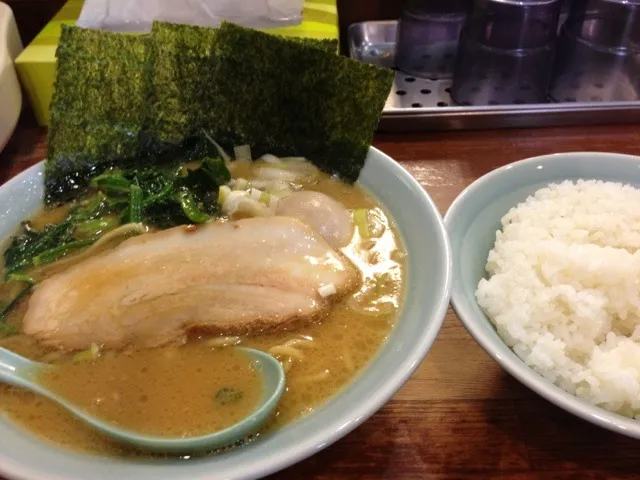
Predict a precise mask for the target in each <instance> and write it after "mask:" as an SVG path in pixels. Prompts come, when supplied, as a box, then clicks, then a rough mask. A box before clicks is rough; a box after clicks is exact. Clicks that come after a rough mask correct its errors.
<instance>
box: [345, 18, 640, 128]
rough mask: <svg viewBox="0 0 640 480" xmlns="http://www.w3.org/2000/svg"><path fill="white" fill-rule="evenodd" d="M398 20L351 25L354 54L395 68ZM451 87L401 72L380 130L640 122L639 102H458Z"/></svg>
mask: <svg viewBox="0 0 640 480" xmlns="http://www.w3.org/2000/svg"><path fill="white" fill-rule="evenodd" d="M397 25H398V22H397V21H395V20H393V21H376V22H361V23H354V24H352V25H350V26H349V29H348V44H349V54H350V56H351V57H352V58H355V59H356V60H359V61H361V62H364V63H370V64H373V65H378V66H384V67H388V68H393V66H394V58H393V57H394V50H395V42H396V29H397ZM450 86H451V80H428V79H423V78H419V77H412V76H409V75H406V74H404V73H402V72H400V71H397V72H396V78H395V82H394V85H393V88H392V89H391V92H390V94H389V98H388V99H387V103H386V105H385V107H384V110H383V113H382V116H381V118H380V125H379V130H380V131H405V132H406V131H422V130H467V129H483V128H521V127H543V126H551V125H593V124H606V123H636V122H640V102H589V103H582V102H566V103H541V104H528V105H495V106H493V105H492V106H486V107H485V106H482V107H474V106H456V105H454V104H453V102H452V100H451V96H450V95H449V87H450Z"/></svg>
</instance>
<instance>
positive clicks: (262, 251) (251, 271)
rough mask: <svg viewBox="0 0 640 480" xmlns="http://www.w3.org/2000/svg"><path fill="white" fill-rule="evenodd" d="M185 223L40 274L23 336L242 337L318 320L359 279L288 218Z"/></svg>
mask: <svg viewBox="0 0 640 480" xmlns="http://www.w3.org/2000/svg"><path fill="white" fill-rule="evenodd" d="M189 230H191V229H189V228H185V227H184V226H182V227H175V228H171V229H168V230H164V231H161V232H157V233H149V234H145V235H141V236H139V237H135V238H131V239H129V240H126V241H125V242H123V243H122V244H120V245H119V246H118V247H117V248H115V249H113V250H110V251H108V252H104V253H102V254H99V255H97V256H95V257H92V258H90V259H88V260H85V261H83V262H81V263H79V264H76V265H75V266H73V267H71V268H69V269H68V270H66V271H65V272H63V273H60V274H57V275H55V276H53V277H51V278H49V279H47V280H45V281H44V282H42V283H41V284H40V285H38V287H37V288H36V290H35V292H34V293H33V295H32V296H31V299H30V301H29V307H28V311H27V313H26V315H25V317H24V321H23V331H24V333H26V334H28V335H32V336H34V337H36V338H37V339H38V340H40V341H42V342H43V343H45V344H48V345H55V346H58V347H61V348H64V349H69V350H74V349H85V348H88V347H89V346H90V345H91V344H92V343H96V344H99V345H103V346H105V347H107V348H119V347H123V346H127V345H133V346H137V347H153V346H159V345H163V344H166V343H170V342H183V341H185V340H186V337H187V334H188V332H189V331H191V330H202V331H208V332H211V333H220V334H229V335H246V334H251V333H255V332H260V331H268V330H277V329H285V328H290V327H294V326H295V325H296V324H300V323H302V322H307V321H311V320H314V319H319V318H320V317H321V316H322V314H323V313H325V312H326V310H327V308H328V307H329V306H330V304H331V302H333V301H335V300H337V299H339V298H340V297H342V296H344V295H346V294H347V293H349V292H351V291H353V290H354V289H355V288H356V287H357V285H358V284H359V282H360V274H359V271H358V270H357V269H356V268H355V267H354V265H353V264H351V263H350V262H349V260H348V259H346V257H344V256H343V255H342V254H341V253H340V252H338V251H336V250H334V249H333V248H332V247H331V246H330V245H329V244H328V243H327V242H326V241H325V240H324V239H323V238H322V237H321V236H320V235H319V234H317V233H316V232H315V231H314V230H313V229H312V228H311V227H309V226H308V225H307V224H305V223H303V222H301V221H300V220H296V219H294V218H289V217H266V218H250V219H244V220H238V221H233V222H226V223H221V222H219V223H211V224H207V225H204V226H200V227H198V228H197V229H196V230H195V231H189ZM334 289H335V293H333V292H334Z"/></svg>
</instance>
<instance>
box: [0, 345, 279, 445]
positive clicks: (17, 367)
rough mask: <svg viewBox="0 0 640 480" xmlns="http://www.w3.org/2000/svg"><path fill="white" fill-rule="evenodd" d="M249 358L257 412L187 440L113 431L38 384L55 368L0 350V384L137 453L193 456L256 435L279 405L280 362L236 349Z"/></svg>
mask: <svg viewBox="0 0 640 480" xmlns="http://www.w3.org/2000/svg"><path fill="white" fill-rule="evenodd" d="M236 348H239V349H240V350H242V351H243V352H244V353H245V354H246V355H248V356H249V357H250V358H251V360H252V361H253V362H254V364H255V368H256V369H257V371H258V373H259V374H260V377H261V378H262V384H263V391H262V396H261V398H260V401H259V402H258V405H257V407H256V409H255V410H254V411H253V412H252V413H251V414H250V415H248V416H247V417H246V418H244V419H243V420H241V421H239V422H238V423H236V424H234V425H231V426H230V427H227V428H225V429H224V430H219V431H217V432H215V433H211V434H208V435H202V436H198V437H188V438H167V437H157V436H150V435H144V434H141V433H136V432H132V431H130V430H126V429H123V428H119V427H116V426H114V425H111V424H109V423H107V422H104V421H102V420H100V419H98V418H95V417H93V416H91V415H89V414H88V413H86V412H85V411H84V410H82V409H81V408H79V407H76V406H74V405H73V404H71V403H70V402H68V401H67V400H65V399H64V398H61V397H60V396H58V395H56V394H55V393H53V392H52V391H51V390H49V389H47V388H46V387H44V386H43V385H40V384H39V383H38V382H37V374H38V372H41V371H42V370H43V369H49V368H56V367H55V365H49V364H46V363H38V362H33V361H31V360H28V359H26V358H24V357H21V356H20V355H16V354H15V353H13V352H11V351H9V350H7V349H4V348H1V347H0V382H3V383H8V384H10V385H13V386H16V387H21V388H25V389H27V390H30V391H32V392H34V393H37V394H39V395H42V396H43V397H46V398H48V399H49V400H52V401H54V402H56V403H57V404H59V405H60V406H62V407H64V408H66V409H67V410H68V411H69V412H71V413H72V414H74V415H75V416H76V417H78V418H79V419H81V420H84V421H85V422H86V423H88V424H89V425H91V426H92V427H94V428H95V429H97V430H99V431H100V432H102V433H103V434H105V435H108V436H109V437H111V438H114V439H115V440H118V441H119V442H122V443H126V444H128V445H131V446H133V447H136V448H138V449H144V450H152V451H155V452H162V453H196V452H198V451H203V450H210V449H214V448H218V447H223V446H227V445H231V444H233V443H234V442H236V441H238V440H241V439H243V438H245V437H246V436H247V435H249V434H251V433H254V432H255V431H257V430H258V429H259V428H260V426H262V425H263V424H264V422H265V421H266V420H267V419H268V418H269V416H270V415H271V413H272V412H273V410H274V408H275V407H276V405H277V404H278V401H279V400H280V397H281V396H282V393H283V392H284V386H285V374H284V370H283V369H282V365H280V362H279V361H278V360H276V359H275V358H274V357H272V356H271V355H269V354H267V353H264V352H261V351H260V350H254V349H251V348H244V347H236Z"/></svg>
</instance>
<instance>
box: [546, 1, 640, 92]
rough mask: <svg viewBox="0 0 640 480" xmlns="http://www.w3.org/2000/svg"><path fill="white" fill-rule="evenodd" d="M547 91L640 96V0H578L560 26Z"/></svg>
mask: <svg viewBox="0 0 640 480" xmlns="http://www.w3.org/2000/svg"><path fill="white" fill-rule="evenodd" d="M550 96H551V98H552V99H553V100H555V101H558V102H599V101H637V100H638V99H640V0H606V1H605V0H576V1H574V3H573V4H572V7H571V10H570V13H569V17H568V18H567V21H566V22H565V23H564V25H563V26H562V28H561V31H560V36H559V39H558V53H557V59H556V62H555V66H554V74H553V81H552V86H551V90H550Z"/></svg>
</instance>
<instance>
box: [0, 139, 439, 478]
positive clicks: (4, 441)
mask: <svg viewBox="0 0 640 480" xmlns="http://www.w3.org/2000/svg"><path fill="white" fill-rule="evenodd" d="M42 179H43V164H42V163H40V164H38V165H36V166H34V167H32V168H30V169H29V170H26V171H25V172H23V173H22V174H20V175H18V176H17V177H15V178H14V179H12V180H11V181H10V182H8V183H7V184H6V185H4V186H2V187H0V238H3V237H5V236H7V235H9V234H11V233H12V232H13V231H14V229H15V228H16V227H17V225H18V224H19V222H20V220H22V219H24V218H25V217H26V216H28V215H29V214H31V213H33V212H35V211H37V210H38V208H40V206H41V202H42ZM359 181H360V183H361V184H362V185H363V186H364V187H365V188H367V189H368V190H369V191H371V192H373V193H374V195H375V196H376V197H377V198H378V199H379V200H380V201H381V203H382V204H383V205H384V206H385V207H386V209H387V211H388V212H389V213H390V214H391V217H392V218H393V219H394V220H395V222H396V224H397V225H398V227H399V230H400V234H401V236H402V239H403V241H404V243H405V246H406V249H407V253H408V265H409V266H408V282H407V283H408V286H407V292H406V298H405V301H404V306H403V309H402V312H401V314H400V318H399V321H398V324H397V326H396V327H395V329H394V330H393V332H392V334H391V335H390V338H389V340H388V341H387V343H386V344H385V345H384V346H383V347H382V348H381V350H380V352H379V353H378V355H377V356H376V357H375V359H374V360H373V361H372V362H371V363H370V364H369V365H368V366H367V367H366V369H365V370H364V372H363V373H362V374H361V375H360V376H359V377H358V378H357V379H356V380H355V381H354V382H352V383H351V384H350V385H349V386H348V387H347V388H346V389H345V390H344V391H342V392H341V393H340V394H338V395H337V396H336V397H335V398H333V399H332V400H331V401H329V402H328V403H327V404H326V405H325V406H323V407H321V408H318V409H317V410H316V411H315V412H314V413H312V414H310V415H309V416H307V417H306V418H304V419H302V420H299V421H297V422H295V423H293V424H290V425H288V426H286V427H285V428H282V429H280V430H278V431H277V432H274V433H273V434H271V435H265V436H264V437H261V438H260V439H258V441H256V442H255V443H253V444H250V445H248V446H246V447H243V448H241V449H238V450H235V451H232V452H229V453H225V454H221V455H218V456H213V457H208V458H203V459H199V460H194V461H189V462H185V461H155V462H149V461H144V462H139V461H136V462H131V461H124V460H113V459H107V458H100V457H94V456H87V455H82V454H77V453H70V452H67V451H65V450H62V449H59V448H57V447H54V446H52V445H50V444H47V443H43V442H41V441H40V440H38V439H37V438H35V437H34V436H32V435H30V434H28V433H26V432H24V431H21V430H19V429H18V428H16V427H14V426H12V425H11V424H10V423H9V422H7V421H6V420H4V421H0V475H5V476H7V477H10V478H19V479H29V480H36V479H37V480H87V479H91V480H98V479H107V478H109V479H112V478H118V479H121V480H125V479H132V480H133V479H135V480H151V479H153V480H156V479H159V478H161V479H163V480H165V479H189V480H196V479H223V478H224V479H239V478H243V479H244V478H257V477H261V476H264V475H268V474H270V473H273V472H275V471H277V470H280V469H282V468H285V467H287V466H289V465H291V464H293V463H295V462H297V461H299V460H302V459H303V458H305V457H308V456H310V455H312V454H314V453H316V452H318V451H319V450H321V449H323V448H325V447H326V446H328V445H330V444H331V443H333V442H335V441H336V440H338V439H339V438H341V437H343V436H344V435H346V434H347V433H349V432H350V431H351V430H353V429H354V428H356V427H357V426H358V425H359V424H360V423H362V422H363V421H364V420H366V419H367V418H368V417H369V416H371V415H372V414H373V413H374V412H375V411H376V410H378V409H379V408H380V407H381V406H382V405H383V404H384V403H385V402H386V401H387V400H389V399H390V398H391V396H392V395H393V394H394V393H395V392H396V391H397V390H398V389H399V388H400V387H401V386H402V385H403V383H404V382H405V381H406V380H407V379H408V378H409V376H410V375H411V374H412V372H413V371H414V370H415V368H416V367H417V366H418V365H419V364H420V362H421V361H422V359H423V357H424V356H425V355H426V353H427V351H428V350H429V348H430V347H431V344H432V343H433V341H434V339H435V337H436V335H437V333H438V330H439V329H440V326H441V325H442V321H443V319H444V315H445V313H446V310H447V306H448V303H449V293H450V284H451V276H450V269H451V265H450V264H451V255H450V251H449V243H448V240H447V236H446V232H445V230H444V224H443V222H442V219H441V217H440V215H439V213H438V210H437V209H436V207H435V205H434V203H433V202H432V200H431V199H430V198H429V196H428V195H427V193H425V191H424V190H423V189H422V187H420V185H419V184H418V182H416V180H415V179H414V178H413V177H412V176H411V175H410V174H409V173H407V172H406V171H405V170H404V169H403V168H402V167H401V166H400V165H398V164H397V163H396V162H394V161H393V160H392V159H391V158H389V157H388V156H386V155H385V154H383V153H382V152H380V151H379V150H376V149H374V148H372V149H370V151H369V155H368V157H367V162H366V165H365V167H364V169H363V171H362V173H361V175H360V180H359Z"/></svg>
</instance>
